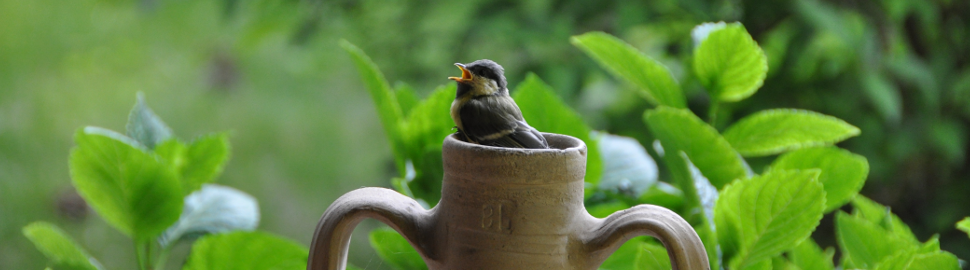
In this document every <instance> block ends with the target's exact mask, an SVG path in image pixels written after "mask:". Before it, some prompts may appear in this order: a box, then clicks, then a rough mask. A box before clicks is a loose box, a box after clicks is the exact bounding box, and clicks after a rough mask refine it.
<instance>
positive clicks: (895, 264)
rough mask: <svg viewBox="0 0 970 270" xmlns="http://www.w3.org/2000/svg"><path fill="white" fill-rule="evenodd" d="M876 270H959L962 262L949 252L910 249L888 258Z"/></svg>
mask: <svg viewBox="0 0 970 270" xmlns="http://www.w3.org/2000/svg"><path fill="white" fill-rule="evenodd" d="M873 269H874V270H918V269H934V270H935V269H940V270H959V269H960V262H959V261H958V260H957V257H956V256H953V254H950V253H949V252H942V251H941V252H929V253H925V252H920V251H919V250H916V249H910V250H907V251H903V252H897V253H896V254H894V255H892V256H890V257H888V258H886V259H885V260H883V261H882V262H879V264H878V265H876V266H875V267H874V268H873Z"/></svg>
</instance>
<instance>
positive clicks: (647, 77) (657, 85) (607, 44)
mask: <svg viewBox="0 0 970 270" xmlns="http://www.w3.org/2000/svg"><path fill="white" fill-rule="evenodd" d="M570 41H571V42H572V43H573V45H575V46H576V47H579V48H580V49H582V50H583V51H584V52H586V54H587V55H589V56H590V57H592V58H593V59H594V60H596V62H597V63H599V64H600V66H602V67H603V68H605V69H606V70H609V71H610V73H612V74H613V75H614V76H617V77H620V78H622V79H623V80H625V81H627V82H628V83H630V84H632V85H634V86H636V87H637V89H638V90H640V91H639V93H640V94H641V95H642V96H644V97H645V98H646V99H647V100H648V101H650V102H652V103H654V104H656V105H664V106H670V107H674V108H687V102H686V99H685V97H684V94H683V92H682V91H681V90H680V85H679V84H677V81H676V80H675V79H674V76H673V75H672V74H671V73H670V70H669V69H667V67H666V66H664V65H663V64H660V62H657V61H656V60H653V59H651V58H650V57H647V56H646V55H644V54H643V53H641V52H640V51H638V50H637V49H636V48H633V46H630V45H629V44H627V43H626V42H623V41H622V40H620V39H618V38H616V37H614V36H611V35H610V34H607V33H603V32H590V33H586V34H582V35H578V36H573V37H572V38H571V39H570Z"/></svg>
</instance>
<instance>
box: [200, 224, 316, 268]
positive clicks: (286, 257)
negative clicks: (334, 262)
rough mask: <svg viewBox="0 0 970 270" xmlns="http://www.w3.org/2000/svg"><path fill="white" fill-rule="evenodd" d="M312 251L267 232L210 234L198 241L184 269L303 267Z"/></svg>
mask: <svg viewBox="0 0 970 270" xmlns="http://www.w3.org/2000/svg"><path fill="white" fill-rule="evenodd" d="M309 254H310V252H309V250H307V248H306V247H304V246H303V245H300V244H298V243H296V242H294V241H292V240H289V239H283V238H280V237H278V236H275V235H272V234H269V233H264V232H259V231H256V232H233V233H223V234H210V235H207V236H205V237H202V238H200V239H199V240H198V241H195V244H193V245H192V253H191V254H189V258H188V259H187V260H186V262H185V265H184V266H183V267H182V269H183V270H230V269H231V270H264V269H273V270H302V269H306V266H307V257H308V255H309Z"/></svg>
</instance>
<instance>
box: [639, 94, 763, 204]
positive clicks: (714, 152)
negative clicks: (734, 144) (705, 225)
mask: <svg viewBox="0 0 970 270" xmlns="http://www.w3.org/2000/svg"><path fill="white" fill-rule="evenodd" d="M644 121H646V122H647V125H648V126H649V127H650V131H652V132H653V135H654V136H656V138H657V139H658V140H660V142H661V144H662V145H663V148H664V150H663V151H664V152H666V153H671V154H674V153H678V152H679V151H683V152H684V153H686V154H687V156H688V157H689V158H690V161H691V162H692V163H694V165H695V166H697V168H698V169H699V170H700V171H701V173H703V174H704V176H705V177H707V179H708V180H710V181H711V184H713V185H714V187H717V189H718V190H720V189H721V188H722V187H724V185H726V184H727V183H730V182H731V181H734V179H739V178H744V177H747V171H746V169H745V166H746V165H744V161H743V160H742V159H741V156H740V155H738V153H737V152H735V151H734V148H731V145H730V144H728V142H727V141H726V140H724V138H723V137H721V135H720V134H718V133H717V130H715V129H714V128H713V127H711V126H710V125H708V124H707V123H704V121H702V120H701V119H700V118H697V116H696V115H694V114H693V113H691V112H690V111H689V110H686V109H674V108H670V107H666V106H660V107H658V108H657V109H654V110H649V111H647V112H646V114H645V115H644ZM668 166H669V165H668Z"/></svg>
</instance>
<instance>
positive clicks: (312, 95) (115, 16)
mask: <svg viewBox="0 0 970 270" xmlns="http://www.w3.org/2000/svg"><path fill="white" fill-rule="evenodd" d="M721 20H723V21H739V22H741V23H743V24H744V26H745V28H746V29H747V31H748V32H750V33H751V35H752V36H753V37H754V39H755V40H756V41H758V43H759V44H760V45H761V47H763V48H764V50H765V52H766V54H767V55H768V61H769V74H768V79H767V80H766V81H765V83H764V86H763V87H762V88H761V89H760V90H759V92H758V94H757V95H754V96H752V97H751V98H749V99H747V100H745V101H742V102H740V103H737V104H733V105H724V107H722V108H721V109H722V110H723V111H724V112H723V113H722V114H721V115H718V117H717V118H716V119H718V121H717V122H716V123H715V127H716V128H718V129H719V130H722V131H723V128H725V124H726V123H730V122H735V121H736V120H737V118H739V117H741V116H745V115H750V114H751V113H753V112H755V111H759V110H762V109H767V108H775V107H786V108H803V109H810V110H813V111H817V112H821V113H825V114H829V115H832V116H836V117H838V118H841V119H844V120H846V121H847V122H848V123H851V124H853V125H855V126H857V127H859V128H860V129H861V136H859V137H856V138H853V139H849V140H847V141H846V142H844V143H841V144H840V146H842V147H844V148H846V149H848V150H850V151H852V152H854V153H857V154H860V155H863V156H865V157H866V158H867V159H868V160H869V164H870V168H871V169H870V174H869V179H868V181H867V185H866V186H865V187H864V189H863V191H862V194H865V195H867V196H868V197H870V198H872V199H873V200H875V201H877V202H879V203H882V204H885V205H889V206H891V207H892V210H893V212H894V213H896V214H898V215H899V216H900V218H902V219H903V221H904V222H905V223H907V224H909V225H910V226H911V227H912V229H913V232H914V234H915V235H916V236H917V237H918V238H919V239H927V238H929V237H930V235H931V234H933V233H936V232H939V233H941V235H940V244H941V246H942V248H943V249H945V250H948V251H951V252H953V253H954V254H956V255H957V256H958V257H961V258H970V240H968V239H967V238H966V235H965V234H962V233H961V232H959V231H956V230H955V229H954V228H953V224H954V223H955V222H956V221H957V220H959V219H960V218H962V217H963V216H966V215H967V214H968V213H970V198H968V197H967V196H966V195H965V194H966V193H967V191H970V179H968V178H970V176H968V175H970V171H968V166H967V161H966V155H967V152H968V146H967V138H968V132H970V125H968V124H970V65H968V58H970V28H968V27H970V3H967V2H965V1H945V0H938V1H921V0H883V1H812V0H801V1H777V2H774V1H772V2H769V3H765V1H673V0H670V1H642V2H635V1H615V2H614V1H568V2H567V1H521V2H520V1H467V2H459V1H434V2H433V3H431V4H427V3H426V2H423V1H257V0H254V1H246V0H200V1H187V0H141V1H125V0H101V1H95V0H82V1H67V2H64V1H53V0H36V1H15V0H0V268H3V269H40V268H42V267H43V265H45V259H44V258H43V256H42V254H40V253H39V252H37V251H36V250H35V249H34V248H33V247H32V245H31V244H30V243H29V242H28V241H27V239H26V238H24V237H23V236H22V235H21V231H20V229H21V227H23V226H24V225H27V224H28V223H30V222H32V221H35V220H48V221H53V222H54V223H56V224H58V225H59V226H60V227H61V228H64V229H65V230H66V231H67V232H68V234H70V235H72V236H74V237H75V238H76V239H77V241H78V242H79V243H80V244H81V245H83V246H85V247H86V248H87V250H88V251H89V252H91V253H92V254H91V255H92V256H94V257H98V258H112V259H111V260H103V261H102V263H104V264H105V266H106V267H107V268H109V269H129V268H133V266H134V265H135V262H134V257H135V256H134V255H133V254H131V252H132V251H131V245H132V244H131V241H130V240H128V239H127V238H125V236H124V235H122V234H120V233H118V232H116V231H113V230H111V229H110V228H109V226H106V224H105V223H104V221H103V220H102V219H99V218H96V217H91V215H92V213H91V212H90V210H86V209H87V208H85V207H84V206H83V204H82V202H81V200H80V199H79V197H78V196H77V195H76V193H75V192H74V191H73V187H72V186H71V184H70V181H69V174H68V171H67V169H68V168H67V158H68V150H69V149H70V147H72V146H73V145H74V142H73V141H72V135H73V134H74V133H75V131H76V130H77V129H78V128H79V127H82V126H86V125H96V126H102V127H107V128H110V129H113V130H124V126H123V125H124V123H125V122H126V121H125V120H126V118H127V112H128V111H129V109H130V108H131V104H133V102H134V101H135V93H136V92H138V91H141V92H144V93H145V96H146V99H147V102H148V103H149V104H150V105H151V106H152V108H153V109H154V110H155V112H156V113H157V114H158V115H160V116H161V117H162V118H164V119H165V121H166V122H167V123H168V124H169V126H171V127H172V129H173V130H175V131H176V133H177V135H178V136H180V137H182V138H186V139H188V138H194V137H196V136H199V135H203V134H206V133H208V132H211V131H218V130H231V131H232V132H231V137H230V141H232V145H233V148H232V155H231V158H230V161H229V163H228V165H227V166H226V168H225V173H224V174H223V175H222V176H221V177H220V179H218V181H219V183H221V184H225V185H228V186H232V187H235V188H238V189H240V190H243V191H245V192H247V193H249V194H251V195H253V196H254V197H256V198H257V199H258V200H259V203H260V207H261V208H262V211H261V215H262V223H261V224H260V229H261V230H265V231H270V232H273V233H276V234H279V235H283V236H285V237H287V238H289V239H293V240H296V241H297V242H301V243H303V244H308V242H309V238H310V235H311V234H312V229H313V227H314V226H315V224H316V222H317V219H318V218H319V216H320V214H322V213H323V210H324V209H325V208H326V206H327V205H328V204H329V203H330V202H331V201H332V200H333V199H334V198H336V196H339V195H340V194H342V193H344V192H346V191H349V190H351V189H354V188H357V187H360V186H388V187H389V186H391V181H390V180H391V178H392V177H393V176H395V175H397V173H396V169H395V165H394V162H393V159H392V158H391V155H392V153H391V146H390V145H389V144H388V140H387V139H386V138H385V136H384V130H383V129H382V128H381V126H380V122H379V120H378V117H377V114H376V110H375V109H374V107H373V105H372V102H371V101H370V97H369V96H368V94H367V93H366V91H364V86H363V85H362V84H361V83H360V80H359V77H358V75H356V74H357V71H356V70H355V69H354V68H353V62H352V61H351V58H350V57H348V56H347V54H346V53H345V52H344V51H343V50H341V49H340V48H339V47H338V42H337V40H339V39H340V38H345V39H347V40H349V41H351V42H353V43H354V44H357V45H359V46H360V47H361V49H363V50H364V51H366V52H367V53H368V54H369V55H370V57H371V59H373V60H374V61H375V62H376V64H377V65H378V66H380V67H381V69H382V71H383V72H384V73H385V75H386V76H387V78H388V79H389V80H390V81H391V82H396V81H405V82H408V83H410V84H411V85H410V86H408V87H409V88H411V89H413V90H414V91H415V92H416V93H417V94H418V95H419V96H421V97H423V96H425V95H428V94H430V93H431V91H432V90H433V89H435V88H436V87H437V86H439V85H443V84H446V83H447V82H448V81H446V80H445V79H444V78H445V77H447V76H453V75H454V72H455V68H454V67H453V66H451V63H453V62H469V61H472V60H475V59H480V58H490V59H493V60H496V61H497V62H499V63H502V64H503V65H504V66H505V68H506V73H507V75H508V77H509V81H510V85H516V84H518V82H522V81H524V80H525V79H526V74H527V73H528V72H534V73H536V74H537V75H539V77H541V78H542V79H543V80H544V81H545V82H546V83H548V84H549V85H551V86H552V89H553V91H555V92H556V93H557V94H558V95H559V96H560V97H561V98H562V99H564V100H565V101H566V103H567V104H569V105H570V106H571V107H572V108H574V109H575V110H577V111H579V112H580V116H581V117H583V118H584V120H586V122H587V123H589V124H590V125H592V127H593V128H594V129H598V130H606V131H609V132H610V133H614V134H620V135H626V136H631V137H634V138H636V139H638V140H639V141H640V143H641V144H643V145H650V142H652V141H653V138H648V137H646V136H649V134H651V133H650V132H648V130H649V129H648V128H647V127H646V126H645V124H644V123H643V121H642V114H643V111H644V110H645V109H646V108H648V107H650V106H649V105H648V104H647V102H646V101H645V100H643V99H642V98H639V97H637V94H636V92H635V91H632V90H631V89H632V88H633V87H632V86H630V85H627V84H625V83H622V82H620V81H617V80H615V79H614V78H613V77H611V76H609V75H608V74H607V73H606V71H604V70H603V69H601V68H600V67H599V66H597V65H596V63H594V62H593V61H592V59H590V58H589V57H587V56H585V55H584V54H583V53H582V52H581V51H580V50H579V49H577V48H576V47H574V46H572V45H571V44H570V43H569V37H570V36H572V35H577V34H581V33H585V32H588V31H594V30H599V31H605V32H608V33H611V34H613V35H615V36H617V37H620V38H622V39H623V40H625V41H627V42H629V43H631V44H632V45H634V46H635V47H636V48H637V49H639V50H640V51H642V52H644V53H645V54H647V55H649V56H650V57H652V58H654V59H657V60H659V61H660V62H662V63H663V64H664V65H666V66H668V67H670V69H671V71H672V72H673V75H674V77H675V78H676V79H677V81H679V82H680V84H681V86H682V88H683V89H684V91H685V93H686V94H687V104H688V107H690V108H692V109H695V113H697V114H698V115H706V113H707V112H706V111H704V108H706V107H707V105H708V103H709V98H708V96H707V94H706V93H705V92H704V90H703V89H702V88H701V84H700V83H699V82H698V80H697V79H696V78H693V77H692V75H691V72H690V70H691V65H690V63H691V61H692V60H691V59H690V57H691V55H692V52H693V48H694V47H693V46H694V44H691V38H690V36H689V35H690V34H689V33H690V29H691V28H693V27H694V26H695V25H697V24H699V23H701V22H705V21H721ZM398 87H404V86H400V85H398ZM648 148H649V147H648ZM654 154H655V153H654ZM749 161H750V162H751V165H752V167H754V168H755V170H756V171H760V168H762V167H763V166H765V165H767V162H768V161H770V160H765V161H762V162H760V163H759V162H758V161H757V159H755V160H749ZM828 219H831V217H829V216H827V217H826V219H825V220H823V221H822V222H821V224H822V225H821V226H820V227H819V229H818V231H817V232H816V235H817V236H818V235H819V234H821V235H823V236H824V235H826V234H828V236H826V237H819V239H834V238H833V237H830V236H831V234H832V228H831V227H827V226H831V224H833V222H832V221H831V220H828ZM369 227H373V224H370V226H369ZM366 229H367V228H363V229H360V230H358V231H361V232H363V231H364V230H366ZM355 240H356V241H358V242H355V244H354V245H353V250H352V251H351V256H352V259H351V261H352V262H353V263H354V264H355V265H357V266H360V267H363V268H367V269H376V268H386V266H385V265H383V264H382V262H380V259H379V258H377V256H376V255H373V253H372V251H371V248H370V247H369V246H368V245H367V243H366V240H367V237H366V236H365V235H361V236H358V237H355ZM819 242H820V243H819V244H821V245H822V246H831V245H833V243H825V242H824V241H822V240H820V241H819ZM186 248H187V247H186V246H183V247H181V249H176V250H175V251H173V253H179V252H181V253H183V254H184V253H185V252H186ZM172 267H174V266H172Z"/></svg>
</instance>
